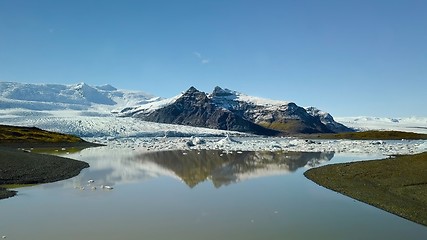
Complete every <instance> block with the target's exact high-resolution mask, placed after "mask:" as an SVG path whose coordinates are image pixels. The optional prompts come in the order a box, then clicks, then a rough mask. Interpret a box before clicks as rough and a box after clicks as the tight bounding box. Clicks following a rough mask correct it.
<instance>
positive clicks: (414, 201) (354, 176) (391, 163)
mask: <svg viewBox="0 0 427 240" xmlns="http://www.w3.org/2000/svg"><path fill="white" fill-rule="evenodd" d="M304 175H305V176H306V177H307V178H309V179H310V180H312V181H314V182H316V183H317V184H319V185H321V186H324V187H326V188H328V189H331V190H333V191H336V192H339V193H342V194H344V195H347V196H349V197H351V198H354V199H357V200H359V201H362V202H365V203H368V204H370V205H373V206H375V207H378V208H381V209H383V210H385V211H388V212H390V213H393V214H396V215H398V216H401V217H403V218H406V219H408V220H411V221H414V222H417V223H419V224H423V225H425V226H427V153H421V154H416V155H410V156H397V157H395V158H390V159H384V160H375V161H362V162H354V163H342V164H333V165H326V166H322V167H319V168H313V169H310V170H308V171H306V172H305V173H304Z"/></svg>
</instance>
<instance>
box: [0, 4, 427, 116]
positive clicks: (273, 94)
mask: <svg viewBox="0 0 427 240" xmlns="http://www.w3.org/2000/svg"><path fill="white" fill-rule="evenodd" d="M0 81H16V82H23V83H59V84H74V83H79V82H86V83H88V84H90V85H103V84H111V85H113V86H115V87H116V88H119V89H130V90H142V91H145V92H148V93H151V94H153V95H156V96H161V97H172V96H175V95H177V94H179V93H180V92H181V91H185V90H186V89H188V88H189V87H190V86H195V87H196V88H198V89H199V90H202V91H205V92H211V91H212V90H213V88H214V87H215V86H217V85H218V86H221V87H224V88H229V89H232V90H236V91H239V92H243V93H246V94H248V95H254V96H259V97H265V98H271V99H278V100H287V101H294V102H295V103H297V104H298V105H300V106H316V107H318V108H320V109H322V110H325V111H328V112H330V113H331V114H332V115H333V116H362V115H365V116H379V117H382V116H387V117H405V116H427V104H426V103H427V94H426V91H427V1H426V0H419V1H416V0H383V1H381V0H366V1H365V0H354V1H353V0H335V1H333V0H312V1H305V0H292V1H287V0H278V1H273V0H259V1H252V0H240V1H239V0H212V1H207V0H170V1H164V0H152V1H144V0H135V1H125V0H120V1H119V0H117V1H112V0H99V1H95V0H63V1H61V0H52V1H46V0H27V1H24V0H0Z"/></svg>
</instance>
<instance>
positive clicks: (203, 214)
mask: <svg viewBox="0 0 427 240" xmlns="http://www.w3.org/2000/svg"><path fill="white" fill-rule="evenodd" d="M66 156H67V157H70V158H75V159H80V160H83V161H86V162H88V163H89V164H90V165H91V167H90V168H88V169H85V170H83V171H82V173H81V174H80V175H78V176H77V177H74V178H72V179H69V180H65V181H61V182H57V183H50V184H43V185H38V186H33V187H25V188H20V189H18V191H19V192H18V195H17V196H15V197H13V198H9V199H5V200H1V201H0V216H1V217H0V237H1V236H6V238H7V239H19V240H23V239H32V240H39V239H40V240H50V239H62V240H64V239H65V240H66V239H70V240H71V239H72V240H75V239H100V240H108V239H114V240H117V239H138V240H139V239H158V240H161V239H165V240H166V239H167V240H171V239H174V240H180V239H182V240H191V239H204V240H208V239H212V240H218V239H236V240H238V239H245V240H248V239H269V240H271V239H317V240H319V239H389V240H390V239H427V227H424V226H421V225H418V224H416V223H412V222H410V221H408V220H405V219H402V218H400V217H397V216H395V215H392V214H390V213H387V212H385V211H382V210H380V209H377V208H374V207H372V206H369V205H367V204H364V203H361V202H358V201H355V200H353V199H351V198H348V197H346V196H343V195H341V194H338V193H335V192H333V191H330V190H327V189H325V188H323V187H320V186H318V185H316V184H315V183H313V182H311V181H310V180H308V179H306V178H305V177H304V176H303V173H304V171H306V170H307V169H309V168H310V167H313V166H320V165H323V164H330V163H338V162H348V161H358V160H366V159H377V158H381V156H379V155H366V154H365V155H360V154H343V153H340V154H334V153H299V152H291V153H284V152H228V153H226V152H222V151H167V152H138V151H133V150H131V149H112V148H108V147H100V148H91V149H85V150H83V151H81V152H77V153H71V154H68V155H66ZM89 180H93V181H94V182H92V181H90V183H89V182H88V181H89ZM101 185H103V186H111V187H112V188H113V189H112V190H108V189H106V188H105V187H104V188H102V187H101Z"/></svg>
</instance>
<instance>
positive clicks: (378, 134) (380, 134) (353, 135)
mask: <svg viewBox="0 0 427 240" xmlns="http://www.w3.org/2000/svg"><path fill="white" fill-rule="evenodd" d="M302 137H304V138H312V139H314V138H318V139H350V140H401V139H407V140H420V139H422V140H426V139H427V134H421V133H413V132H401V131H364V132H347V133H334V134H310V135H304V136H302Z"/></svg>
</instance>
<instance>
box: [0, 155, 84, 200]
mask: <svg viewBox="0 0 427 240" xmlns="http://www.w3.org/2000/svg"><path fill="white" fill-rule="evenodd" d="M87 167H89V164H88V163H86V162H82V161H77V160H73V159H68V158H63V157H58V156H52V155H46V154H37V153H31V152H26V151H23V150H17V149H12V148H4V147H0V187H1V186H2V185H15V184H40V183H48V182H55V181H59V180H64V179H68V178H71V177H74V176H76V175H78V174H79V173H80V171H81V170H82V169H84V168H87ZM15 194H16V192H15V191H8V190H6V189H4V188H0V199H2V198H7V197H12V196H14V195H15Z"/></svg>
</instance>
